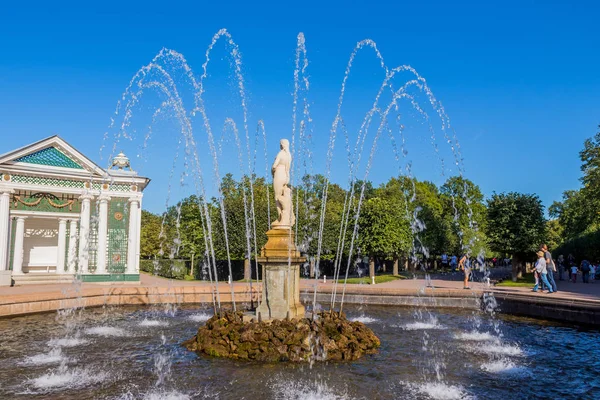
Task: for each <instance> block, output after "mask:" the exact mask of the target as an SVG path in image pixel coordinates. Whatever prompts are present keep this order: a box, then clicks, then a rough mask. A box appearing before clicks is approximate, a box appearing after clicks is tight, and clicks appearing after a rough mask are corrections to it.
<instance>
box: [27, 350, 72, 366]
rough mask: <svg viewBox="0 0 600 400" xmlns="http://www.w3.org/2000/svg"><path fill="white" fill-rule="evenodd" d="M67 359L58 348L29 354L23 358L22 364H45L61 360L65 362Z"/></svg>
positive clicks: (56, 362)
mask: <svg viewBox="0 0 600 400" xmlns="http://www.w3.org/2000/svg"><path fill="white" fill-rule="evenodd" d="M67 361H68V359H67V358H66V357H65V356H64V355H63V354H62V351H61V349H60V348H55V349H52V350H50V352H48V353H42V354H36V355H35V356H29V357H27V358H25V360H23V362H22V364H23V365H46V364H58V363H61V362H67Z"/></svg>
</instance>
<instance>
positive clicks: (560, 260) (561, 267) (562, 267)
mask: <svg viewBox="0 0 600 400" xmlns="http://www.w3.org/2000/svg"><path fill="white" fill-rule="evenodd" d="M564 273H565V258H564V257H563V255H562V254H561V255H559V256H558V280H559V281H562V280H563V274H564Z"/></svg>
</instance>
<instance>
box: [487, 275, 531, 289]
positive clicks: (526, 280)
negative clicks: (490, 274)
mask: <svg viewBox="0 0 600 400" xmlns="http://www.w3.org/2000/svg"><path fill="white" fill-rule="evenodd" d="M533 285H535V278H534V277H533V274H525V275H523V278H521V279H517V281H516V282H513V281H512V279H506V280H504V281H502V282H500V283H497V284H496V286H504V287H533Z"/></svg>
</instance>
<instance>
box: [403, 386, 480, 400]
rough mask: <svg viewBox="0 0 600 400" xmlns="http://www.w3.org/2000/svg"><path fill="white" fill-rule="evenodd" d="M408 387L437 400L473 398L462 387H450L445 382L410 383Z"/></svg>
mask: <svg viewBox="0 0 600 400" xmlns="http://www.w3.org/2000/svg"><path fill="white" fill-rule="evenodd" d="M407 386H408V387H409V388H410V389H411V390H412V391H414V392H418V393H419V394H421V395H426V396H428V397H430V398H432V399H435V400H459V399H460V400H465V399H472V398H473V397H472V396H470V395H469V394H468V393H467V392H466V391H465V389H464V388H462V387H461V386H455V385H448V384H446V383H443V382H425V383H420V384H415V383H409V384H407Z"/></svg>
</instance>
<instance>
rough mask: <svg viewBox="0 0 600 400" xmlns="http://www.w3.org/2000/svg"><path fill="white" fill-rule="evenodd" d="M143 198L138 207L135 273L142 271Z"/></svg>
mask: <svg viewBox="0 0 600 400" xmlns="http://www.w3.org/2000/svg"><path fill="white" fill-rule="evenodd" d="M141 232H142V199H141V198H140V204H139V206H138V209H137V229H136V230H135V273H136V274H139V273H140V239H141V237H142V233H141Z"/></svg>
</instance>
